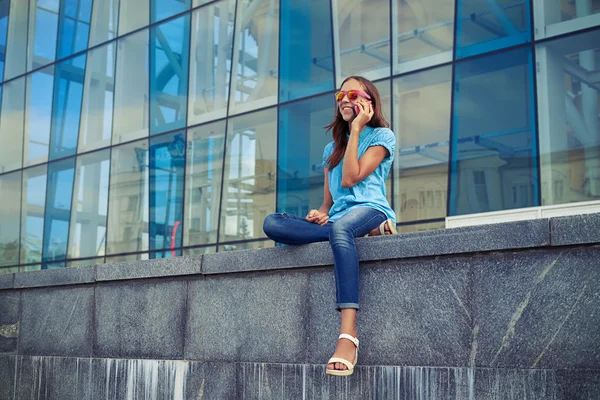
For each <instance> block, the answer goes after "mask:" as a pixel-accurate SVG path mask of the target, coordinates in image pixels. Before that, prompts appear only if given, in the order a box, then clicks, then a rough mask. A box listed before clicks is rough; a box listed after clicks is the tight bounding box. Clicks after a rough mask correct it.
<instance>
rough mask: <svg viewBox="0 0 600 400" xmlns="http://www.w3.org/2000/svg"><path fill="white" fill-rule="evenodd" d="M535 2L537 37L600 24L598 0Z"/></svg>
mask: <svg viewBox="0 0 600 400" xmlns="http://www.w3.org/2000/svg"><path fill="white" fill-rule="evenodd" d="M533 3H534V6H535V10H534V11H535V13H534V15H535V17H536V21H535V23H536V28H537V29H536V30H535V37H536V39H542V38H544V37H549V36H555V35H561V34H565V33H568V32H573V31H575V30H580V29H586V28H592V27H594V26H598V25H600V15H598V14H600V1H598V0H569V1H561V0H537V1H534V2H533Z"/></svg>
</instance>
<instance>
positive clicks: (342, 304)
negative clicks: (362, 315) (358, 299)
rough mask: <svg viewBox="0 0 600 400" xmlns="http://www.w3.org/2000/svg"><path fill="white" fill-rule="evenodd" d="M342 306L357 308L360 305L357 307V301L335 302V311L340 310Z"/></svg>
mask: <svg viewBox="0 0 600 400" xmlns="http://www.w3.org/2000/svg"><path fill="white" fill-rule="evenodd" d="M344 308H355V309H357V310H358V309H359V308H360V307H358V303H337V304H336V306H335V309H336V310H337V311H342V309H344Z"/></svg>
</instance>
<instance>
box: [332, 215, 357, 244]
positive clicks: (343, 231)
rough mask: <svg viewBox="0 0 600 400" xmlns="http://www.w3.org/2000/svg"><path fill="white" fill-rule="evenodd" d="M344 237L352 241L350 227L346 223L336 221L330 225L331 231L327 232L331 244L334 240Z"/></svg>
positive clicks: (352, 234)
mask: <svg viewBox="0 0 600 400" xmlns="http://www.w3.org/2000/svg"><path fill="white" fill-rule="evenodd" d="M346 237H347V238H352V239H354V232H353V230H352V226H351V225H350V224H348V223H345V221H343V220H341V219H338V220H337V221H335V222H334V223H333V224H332V226H331V230H330V231H329V238H330V241H332V242H333V241H334V240H335V239H340V238H346Z"/></svg>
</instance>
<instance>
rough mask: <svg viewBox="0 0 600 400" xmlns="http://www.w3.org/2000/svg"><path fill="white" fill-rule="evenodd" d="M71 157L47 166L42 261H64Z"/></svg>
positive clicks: (69, 217)
mask: <svg viewBox="0 0 600 400" xmlns="http://www.w3.org/2000/svg"><path fill="white" fill-rule="evenodd" d="M74 176H75V157H72V158H69V159H66V160H61V161H57V162H54V163H50V164H49V165H48V186H47V188H48V194H47V197H46V213H45V218H44V219H45V221H44V249H43V253H42V255H43V257H42V261H43V262H47V261H54V260H64V259H66V258H67V243H68V239H69V221H70V219H71V201H72V195H73V177H74Z"/></svg>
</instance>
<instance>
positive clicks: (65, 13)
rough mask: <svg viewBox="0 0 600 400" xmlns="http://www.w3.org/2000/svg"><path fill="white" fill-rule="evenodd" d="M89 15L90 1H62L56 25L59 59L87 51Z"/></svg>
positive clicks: (90, 9)
mask: <svg viewBox="0 0 600 400" xmlns="http://www.w3.org/2000/svg"><path fill="white" fill-rule="evenodd" d="M102 1H104V0H102ZM91 13H92V0H62V4H61V8H60V21H59V24H58V58H59V59H60V58H65V57H68V56H70V55H72V54H75V53H78V52H80V51H83V50H85V49H87V45H88V37H89V34H90V17H91Z"/></svg>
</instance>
